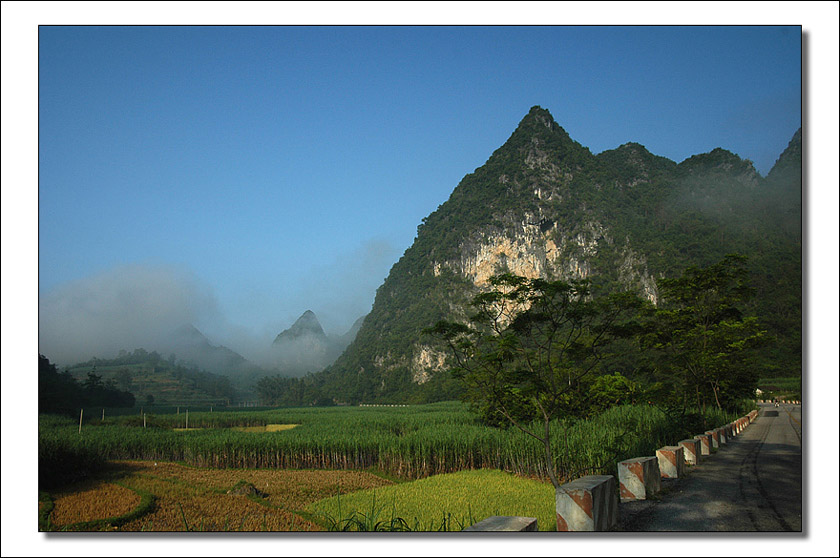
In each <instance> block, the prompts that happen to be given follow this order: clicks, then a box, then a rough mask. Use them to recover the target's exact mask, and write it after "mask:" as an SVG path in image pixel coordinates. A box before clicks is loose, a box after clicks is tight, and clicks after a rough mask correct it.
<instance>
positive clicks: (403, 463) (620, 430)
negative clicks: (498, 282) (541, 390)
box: [38, 402, 740, 484]
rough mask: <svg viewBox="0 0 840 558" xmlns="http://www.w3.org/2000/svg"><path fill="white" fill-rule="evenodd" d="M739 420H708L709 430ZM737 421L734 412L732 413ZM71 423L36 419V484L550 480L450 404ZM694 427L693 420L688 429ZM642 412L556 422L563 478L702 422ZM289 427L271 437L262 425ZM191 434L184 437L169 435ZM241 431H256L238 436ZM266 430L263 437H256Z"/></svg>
mask: <svg viewBox="0 0 840 558" xmlns="http://www.w3.org/2000/svg"><path fill="white" fill-rule="evenodd" d="M735 416H736V415H731V416H729V415H725V414H723V413H720V414H719V415H718V416H712V415H710V416H709V417H707V421H706V424H705V426H706V427H711V426H718V425H720V424H724V423H725V422H728V421H730V420H732V419H733V418H735ZM738 416H740V415H738ZM188 420H189V423H188V424H187V413H186V412H185V410H183V409H182V410H181V412H180V413H178V414H166V415H155V416H150V415H147V416H146V417H145V427H144V417H141V416H140V415H139V413H138V414H137V415H125V416H114V417H111V418H108V417H107V416H106V418H105V420H104V421H103V420H101V418H100V417H99V416H97V415H96V414H95V413H94V418H93V419H92V420H89V421H88V422H86V423H83V425H82V428H81V432H80V431H79V422H78V420H74V419H70V418H62V417H57V416H49V415H44V416H41V417H40V422H39V433H38V436H39V441H38V451H39V477H40V479H41V481H42V483H45V484H50V483H52V482H59V481H60V480H62V479H64V478H66V477H72V476H73V474H74V471H76V472H78V473H79V474H82V473H84V472H87V471H91V470H95V469H96V468H97V467H98V466H100V465H101V464H102V463H104V462H106V461H108V460H115V459H119V460H125V459H129V460H131V459H140V460H160V461H176V462H182V463H185V464H187V465H191V466H196V467H212V468H278V469H364V470H367V469H373V470H378V471H380V472H382V473H385V474H388V475H391V476H393V477H394V478H399V479H404V480H413V479H420V478H425V477H428V476H431V475H437V474H443V473H453V472H457V471H462V470H468V469H497V470H501V471H506V472H509V473H514V474H518V475H522V476H528V477H534V478H541V479H545V478H547V473H546V469H545V464H544V459H543V448H542V446H541V445H540V444H539V443H538V442H536V441H535V440H534V439H532V438H530V437H528V436H526V435H525V434H523V433H522V432H520V431H518V430H516V429H513V428H508V429H499V428H492V427H487V426H484V425H482V424H480V423H479V422H478V420H477V419H476V418H475V416H474V415H472V414H471V413H470V412H469V411H468V410H467V408H466V407H465V406H464V405H463V404H461V403H457V402H448V403H436V404H429V405H418V406H411V407H393V408H390V407H325V408H290V409H275V410H268V411H254V412H212V413H210V412H201V413H189V419H188ZM695 423H696V421H695ZM695 423H692V422H691V421H688V420H685V419H683V418H680V417H670V416H668V414H667V413H666V412H665V411H663V410H662V409H658V408H656V407H649V406H622V407H615V408H612V409H610V410H608V411H606V412H605V413H603V414H602V415H600V416H598V417H595V418H593V419H591V420H585V421H557V422H555V423H553V424H552V428H551V435H552V439H553V441H554V447H555V448H563V449H562V451H557V452H556V453H557V455H556V456H555V458H556V461H557V467H558V471H560V473H561V475H562V476H563V477H564V478H566V479H573V478H577V477H578V476H580V475H582V474H593V473H609V474H613V471H614V469H615V464H616V463H617V462H618V461H620V460H623V459H628V458H631V457H638V456H641V455H653V453H654V451H655V450H656V449H657V448H659V447H661V446H663V445H668V444H673V443H676V442H677V441H678V440H680V439H683V438H685V437H687V436H691V435H693V434H696V433H697V432H701V431H702V430H701V428H704V424H702V423H696V424H695ZM292 424H296V425H299V426H296V427H295V428H291V429H286V430H281V431H275V432H270V431H266V430H269V429H268V428H265V427H266V426H267V425H292ZM186 427H189V428H190V430H185V431H175V429H182V428H186ZM243 427H245V428H246V430H247V429H249V428H250V429H255V430H259V431H257V432H249V431H242V429H243ZM254 427H263V428H254Z"/></svg>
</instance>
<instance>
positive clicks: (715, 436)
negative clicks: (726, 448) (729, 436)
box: [706, 430, 720, 449]
mask: <svg viewBox="0 0 840 558" xmlns="http://www.w3.org/2000/svg"><path fill="white" fill-rule="evenodd" d="M706 434H708V435H709V436H710V437H711V438H712V449H718V448H719V447H720V432H718V431H717V430H706Z"/></svg>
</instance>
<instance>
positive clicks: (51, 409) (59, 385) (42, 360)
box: [38, 355, 134, 414]
mask: <svg viewBox="0 0 840 558" xmlns="http://www.w3.org/2000/svg"><path fill="white" fill-rule="evenodd" d="M133 406H134V395H133V394H131V393H130V392H128V391H123V390H120V389H119V388H118V387H117V385H116V382H115V381H114V380H113V379H111V380H108V381H106V382H103V381H102V376H98V375H96V374H95V373H94V372H90V373H88V376H87V378H86V379H85V380H83V381H82V382H79V381H77V380H76V379H75V378H74V377H73V376H72V375H70V373H69V372H66V371H65V372H59V371H58V368H56V366H55V365H54V364H52V363H51V362H50V360H49V359H48V358H47V357H45V356H44V355H38V412H39V413H61V414H65V413H72V414H75V413H76V412H77V411H78V410H79V408H84V407H133Z"/></svg>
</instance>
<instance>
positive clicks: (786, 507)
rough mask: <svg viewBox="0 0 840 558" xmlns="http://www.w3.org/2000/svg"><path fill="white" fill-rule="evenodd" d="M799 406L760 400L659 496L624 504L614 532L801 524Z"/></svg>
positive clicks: (797, 528)
mask: <svg viewBox="0 0 840 558" xmlns="http://www.w3.org/2000/svg"><path fill="white" fill-rule="evenodd" d="M801 411H802V409H801V407H800V406H799V405H781V406H779V407H778V408H776V407H774V406H773V405H772V404H760V405H759V414H758V418H757V419H756V420H755V421H753V423H752V424H751V425H749V426H748V427H747V428H746V430H744V431H743V432H741V434H739V435H738V436H736V437H735V438H734V439H732V440H731V441H730V442H729V443H728V444H726V445H724V446H722V447H721V449H720V450H719V451H718V452H717V453H715V454H713V455H711V456H707V458H706V459H705V460H704V461H701V462H700V464H699V465H698V466H696V467H690V468H689V472H688V474H687V475H686V476H685V477H684V478H683V479H679V480H674V481H667V482H663V492H662V493H661V496H660V498H658V499H653V500H646V501H637V502H626V503H622V504H621V506H620V508H619V527H618V529H617V530H619V531H742V532H743V531H777V532H791V531H792V532H801V531H802V484H803V482H802V424H801V422H802V416H801Z"/></svg>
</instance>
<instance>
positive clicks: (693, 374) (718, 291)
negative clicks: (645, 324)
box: [645, 254, 765, 413]
mask: <svg viewBox="0 0 840 558" xmlns="http://www.w3.org/2000/svg"><path fill="white" fill-rule="evenodd" d="M746 260H747V258H746V257H745V256H742V255H738V254H730V255H727V256H726V257H724V258H723V259H722V260H721V261H719V262H717V263H715V264H712V265H710V266H707V267H703V268H701V267H689V268H688V269H686V270H685V272H684V273H683V274H682V275H681V276H680V277H677V278H674V279H663V280H661V281H660V283H659V287H660V294H661V303H660V307H659V308H657V309H656V311H655V312H654V314H653V316H654V320H653V327H652V328H651V330H650V334H649V335H648V336H647V337H646V342H645V346H646V347H647V348H649V349H652V350H653V351H654V353H653V354H654V357H655V360H656V363H657V367H658V368H659V370H660V373H661V374H664V375H666V376H670V379H671V381H672V383H673V384H674V385H675V387H676V388H677V392H676V393H675V395H676V396H677V397H678V398H680V399H681V401H677V403H679V404H681V405H682V406H683V407H685V406H687V405H688V404H689V401H693V402H694V403H695V404H696V405H697V410H698V412H700V413H702V412H703V411H704V410H705V408H706V407H707V406H708V405H710V404H714V405H715V406H716V407H718V408H724V407H731V406H732V405H733V404H734V403H735V402H736V401H737V400H738V399H739V398H744V397H748V396H750V394H753V393H755V388H756V383H757V381H758V371H757V370H756V369H755V367H754V366H751V365H750V362H749V360H750V356H751V352H750V349H751V348H753V347H756V346H757V345H758V344H759V343H760V342H762V341H763V340H764V338H765V332H764V331H762V330H761V328H760V327H759V324H758V319H757V318H755V317H754V316H746V315H745V314H744V312H743V310H742V308H743V306H744V305H745V303H746V302H747V300H749V298H750V297H751V296H752V294H753V289H752V287H751V286H750V285H749V273H748V271H747V268H746Z"/></svg>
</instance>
